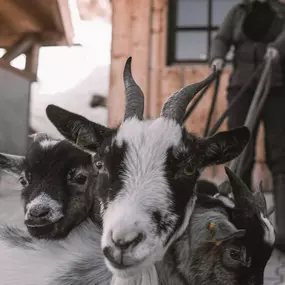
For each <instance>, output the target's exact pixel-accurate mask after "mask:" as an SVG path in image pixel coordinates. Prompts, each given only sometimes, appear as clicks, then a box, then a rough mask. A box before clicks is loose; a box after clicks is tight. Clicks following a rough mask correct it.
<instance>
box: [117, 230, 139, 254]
mask: <svg viewBox="0 0 285 285" xmlns="http://www.w3.org/2000/svg"><path fill="white" fill-rule="evenodd" d="M143 238H144V235H143V234H142V233H138V234H137V235H136V236H133V237H132V238H131V239H127V238H118V239H113V237H112V240H113V242H114V244H115V245H116V246H117V247H118V248H120V249H122V250H125V249H128V248H129V247H131V246H132V247H135V246H137V245H138V244H139V243H140V242H141V241H142V240H143Z"/></svg>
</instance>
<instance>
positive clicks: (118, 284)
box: [111, 265, 159, 285]
mask: <svg viewBox="0 0 285 285" xmlns="http://www.w3.org/2000/svg"><path fill="white" fill-rule="evenodd" d="M158 284H159V282H158V276H157V271H156V268H155V265H153V266H151V267H149V268H147V269H144V270H143V271H142V273H141V274H138V275H136V276H134V277H130V278H127V279H124V278H119V277H115V276H113V277H112V280H111V285H158Z"/></svg>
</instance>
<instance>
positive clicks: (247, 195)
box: [225, 166, 254, 210]
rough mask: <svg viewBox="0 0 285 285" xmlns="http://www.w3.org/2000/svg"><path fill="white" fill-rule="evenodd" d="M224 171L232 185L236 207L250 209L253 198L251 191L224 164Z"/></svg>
mask: <svg viewBox="0 0 285 285" xmlns="http://www.w3.org/2000/svg"><path fill="white" fill-rule="evenodd" d="M225 171H226V173H227V176H228V177H229V180H230V183H231V186H232V191H233V194H234V198H235V205H236V207H237V208H240V209H247V210H252V209H253V205H254V199H253V195H252V193H251V191H250V190H249V189H248V187H247V186H246V184H245V183H244V182H243V181H242V180H241V179H240V178H239V177H238V176H237V175H236V174H235V173H233V172H232V171H231V170H230V169H229V168H228V167H226V166H225Z"/></svg>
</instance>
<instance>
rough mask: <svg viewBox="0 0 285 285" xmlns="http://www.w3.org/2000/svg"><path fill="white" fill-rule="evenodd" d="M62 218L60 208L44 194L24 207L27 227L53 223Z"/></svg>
mask: <svg viewBox="0 0 285 285" xmlns="http://www.w3.org/2000/svg"><path fill="white" fill-rule="evenodd" d="M62 217H63V212H62V206H61V205H60V204H59V203H58V202H57V201H55V200H54V199H52V198H51V197H49V196H48V195H46V194H41V195H39V196H38V197H36V198H35V199H33V200H32V201H31V202H30V203H28V204H27V206H26V213H25V223H26V224H27V225H29V226H43V225H46V224H51V223H55V222H57V221H58V220H60V219H61V218H62Z"/></svg>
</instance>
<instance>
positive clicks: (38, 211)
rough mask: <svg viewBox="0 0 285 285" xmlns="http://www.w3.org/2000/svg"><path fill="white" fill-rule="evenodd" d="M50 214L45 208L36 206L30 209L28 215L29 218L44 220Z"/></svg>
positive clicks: (47, 208)
mask: <svg viewBox="0 0 285 285" xmlns="http://www.w3.org/2000/svg"><path fill="white" fill-rule="evenodd" d="M50 212H51V209H50V208H49V207H46V206H38V207H34V208H31V209H30V211H29V215H30V217H31V218H44V217H47V216H48V215H49V214H50Z"/></svg>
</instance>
